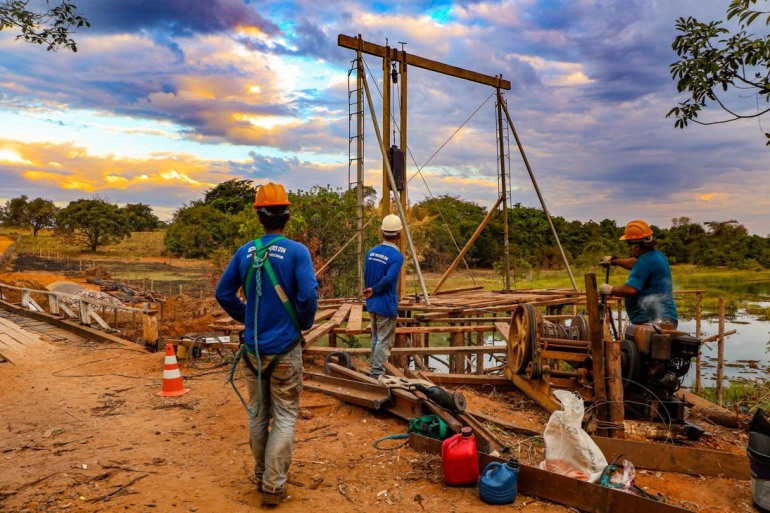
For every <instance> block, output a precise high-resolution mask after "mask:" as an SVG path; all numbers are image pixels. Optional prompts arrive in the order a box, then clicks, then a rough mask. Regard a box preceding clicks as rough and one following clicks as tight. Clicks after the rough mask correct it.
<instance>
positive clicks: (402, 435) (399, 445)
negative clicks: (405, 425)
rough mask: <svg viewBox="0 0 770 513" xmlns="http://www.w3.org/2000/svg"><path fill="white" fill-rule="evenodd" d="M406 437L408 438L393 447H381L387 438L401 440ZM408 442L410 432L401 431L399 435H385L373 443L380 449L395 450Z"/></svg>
mask: <svg viewBox="0 0 770 513" xmlns="http://www.w3.org/2000/svg"><path fill="white" fill-rule="evenodd" d="M404 438H406V440H404V441H403V442H401V443H400V444H396V445H394V446H393V447H380V443H381V442H384V441H386V440H401V439H404ZM408 443H409V434H408V433H399V434H397V435H388V436H384V437H382V438H380V439H379V440H376V441H375V442H374V443H373V444H372V446H373V447H374V448H375V449H379V450H380V451H395V450H396V449H400V448H402V447H403V446H405V445H406V444H408Z"/></svg>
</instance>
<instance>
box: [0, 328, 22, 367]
mask: <svg viewBox="0 0 770 513" xmlns="http://www.w3.org/2000/svg"><path fill="white" fill-rule="evenodd" d="M25 352H26V348H25V347H24V346H22V345H21V344H19V343H18V342H17V341H16V340H15V339H13V338H12V337H11V336H10V335H7V334H5V333H0V355H2V357H3V358H5V359H6V360H8V361H9V362H11V363H14V364H15V363H19V362H20V361H21V360H23V359H24V358H25V357H26V354H25Z"/></svg>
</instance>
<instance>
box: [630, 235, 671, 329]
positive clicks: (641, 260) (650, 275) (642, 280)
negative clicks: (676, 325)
mask: <svg viewBox="0 0 770 513" xmlns="http://www.w3.org/2000/svg"><path fill="white" fill-rule="evenodd" d="M626 285H628V286H629V287H633V288H635V289H636V290H637V291H638V292H637V293H636V294H634V295H633V296H628V297H627V298H626V312H628V318H629V320H630V321H631V323H632V324H644V323H646V322H652V321H654V320H656V319H661V318H668V319H672V320H674V321H678V320H679V316H678V315H677V312H676V304H675V303H674V287H673V284H672V281H671V268H670V267H669V265H668V260H666V257H665V256H664V255H663V253H661V252H660V251H658V250H657V249H653V250H652V251H646V252H644V253H642V254H641V255H640V256H639V257H638V258H637V259H636V263H634V266H633V267H632V268H631V274H630V275H629V276H628V281H627V282H626Z"/></svg>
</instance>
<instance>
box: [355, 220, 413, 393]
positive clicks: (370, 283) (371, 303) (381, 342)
mask: <svg viewBox="0 0 770 513" xmlns="http://www.w3.org/2000/svg"><path fill="white" fill-rule="evenodd" d="M402 228H403V227H402V225H401V218H399V217H398V216H397V215H394V214H390V215H387V216H385V217H384V218H383V219H382V226H381V229H380V233H381V235H382V243H381V244H380V245H378V246H375V247H373V248H372V249H371V250H369V253H367V254H366V262H365V264H364V285H365V287H366V288H365V289H364V291H363V296H364V298H366V310H367V311H368V312H369V319H370V321H371V329H372V347H371V360H370V366H371V369H370V375H371V376H372V377H373V378H378V377H379V376H380V375H381V374H382V373H383V372H384V369H383V365H385V362H386V361H387V360H388V358H389V357H390V348H391V347H393V343H394V342H395V340H396V318H397V317H398V300H399V297H398V281H399V277H400V275H401V267H402V266H403V265H404V256H403V255H402V254H401V251H400V250H399V249H398V241H399V239H400V238H401V229H402Z"/></svg>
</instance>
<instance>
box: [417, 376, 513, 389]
mask: <svg viewBox="0 0 770 513" xmlns="http://www.w3.org/2000/svg"><path fill="white" fill-rule="evenodd" d="M422 374H423V375H424V376H425V377H426V378H427V379H428V380H429V381H432V382H433V383H436V384H437V385H453V386H467V387H473V388H483V387H495V388H496V389H498V390H516V386H515V385H514V384H513V382H512V381H511V380H510V379H508V378H506V377H505V376H489V375H485V374H448V373H444V372H423V373H422Z"/></svg>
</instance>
